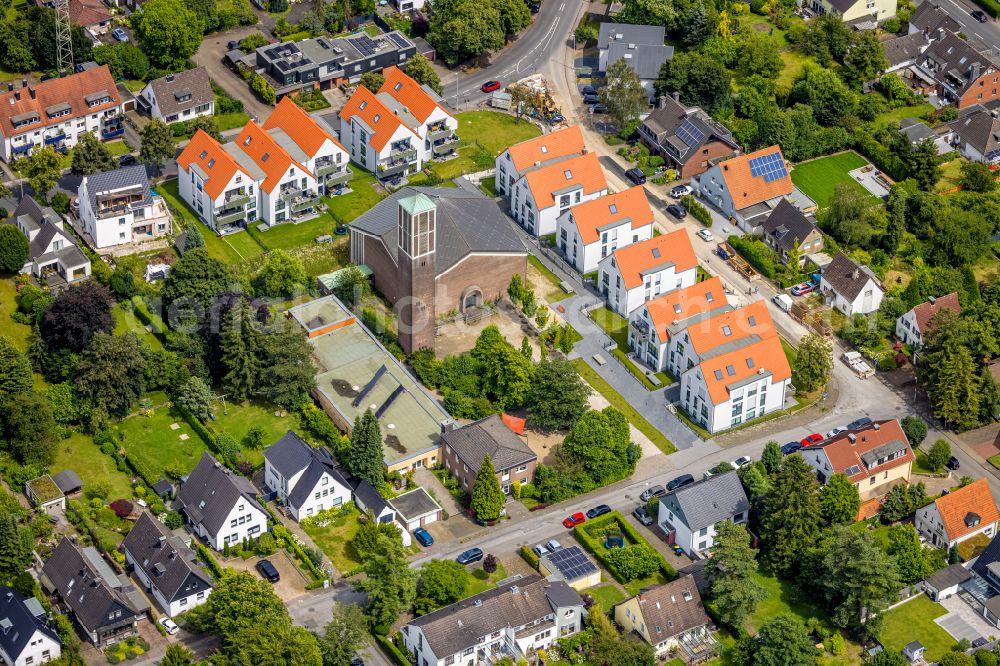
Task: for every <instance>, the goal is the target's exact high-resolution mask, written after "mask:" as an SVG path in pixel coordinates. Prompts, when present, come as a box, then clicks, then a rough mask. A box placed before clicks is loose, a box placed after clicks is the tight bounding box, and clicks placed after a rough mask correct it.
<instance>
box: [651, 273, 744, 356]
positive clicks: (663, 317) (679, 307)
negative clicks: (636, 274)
mask: <svg viewBox="0 0 1000 666" xmlns="http://www.w3.org/2000/svg"><path fill="white" fill-rule="evenodd" d="M728 303H729V301H728V300H726V292H725V290H724V289H723V288H722V280H720V279H719V278H718V277H717V276H716V277H711V278H709V279H707V280H705V281H703V282H698V283H696V284H693V285H691V286H690V287H684V288H683V289H677V290H676V291H671V292H670V293H667V294H664V295H662V296H658V297H656V298H654V299H653V300H651V301H649V302H647V303H646V309H647V310H648V311H649V319H650V321H651V322H652V323H653V328H654V329H656V335H657V337H658V338H659V340H660V342H666V341H667V339H668V338H669V337H670V334H669V333H668V332H667V327H668V326H670V325H671V324H672V323H673V322H675V321H684V320H685V319H687V318H688V317H690V316H692V315H695V314H698V313H699V312H707V311H708V310H711V309H713V308H718V307H722V306H725V305H728Z"/></svg>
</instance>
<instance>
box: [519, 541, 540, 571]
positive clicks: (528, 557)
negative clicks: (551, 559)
mask: <svg viewBox="0 0 1000 666" xmlns="http://www.w3.org/2000/svg"><path fill="white" fill-rule="evenodd" d="M520 552H521V557H523V558H524V561H525V562H527V563H528V564H530V565H531V568H532V569H534V570H535V571H538V562H539V560H540V558H539V557H538V555H535V551H533V550H531V549H530V548H528V547H527V546H521V551H520Z"/></svg>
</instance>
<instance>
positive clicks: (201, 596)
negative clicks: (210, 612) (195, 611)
mask: <svg viewBox="0 0 1000 666" xmlns="http://www.w3.org/2000/svg"><path fill="white" fill-rule="evenodd" d="M195 598H196V599H198V600H199V601H201V600H202V599H204V598H205V593H204V592H199V593H198V596H197V597H195Z"/></svg>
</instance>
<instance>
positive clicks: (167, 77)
mask: <svg viewBox="0 0 1000 666" xmlns="http://www.w3.org/2000/svg"><path fill="white" fill-rule="evenodd" d="M163 78H165V79H166V80H167V81H173V80H174V75H173V74H167V75H166V76H165V77H163Z"/></svg>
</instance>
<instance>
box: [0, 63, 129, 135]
mask: <svg viewBox="0 0 1000 666" xmlns="http://www.w3.org/2000/svg"><path fill="white" fill-rule="evenodd" d="M31 90H34V92H35V95H34V97H32V95H31V92H30V91H31ZM101 92H106V93H107V94H108V96H109V100H108V101H107V102H106V103H104V104H98V105H97V106H93V107H90V106H87V101H86V100H85V99H84V97H86V96H87V95H93V94H97V93H101ZM18 97H20V99H17V98H18ZM62 104H69V105H70V113H69V115H62V116H59V117H55V118H50V117H49V115H48V114H47V113H46V112H45V110H46V109H48V108H50V107H54V106H56V105H62ZM120 104H121V97H120V96H119V95H118V89H117V88H116V87H115V80H114V78H113V77H112V76H111V72H110V70H108V66H107V65H101V66H100V67H95V68H93V69H88V70H84V71H82V72H78V73H76V74H70V75H69V76H63V77H58V78H55V79H49V80H48V81H41V82H40V83H36V84H35V85H33V86H29V87H28V88H27V89H16V90H13V91H4V92H3V93H2V94H0V132H2V133H3V135H4V136H7V137H10V136H15V135H17V134H25V133H27V132H34V131H35V130H37V129H39V128H41V127H48V126H50V125H58V124H60V123H64V122H66V121H67V120H68V119H70V118H79V117H81V116H86V115H87V114H89V113H97V112H99V111H104V110H106V109H113V108H114V107H116V106H118V105H120ZM31 112H35V113H37V114H38V117H39V120H38V121H37V122H33V123H30V124H27V125H23V126H21V127H18V128H16V129H15V128H14V125H13V123H12V122H11V119H12V118H15V117H17V116H21V115H24V114H28V113H31Z"/></svg>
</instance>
